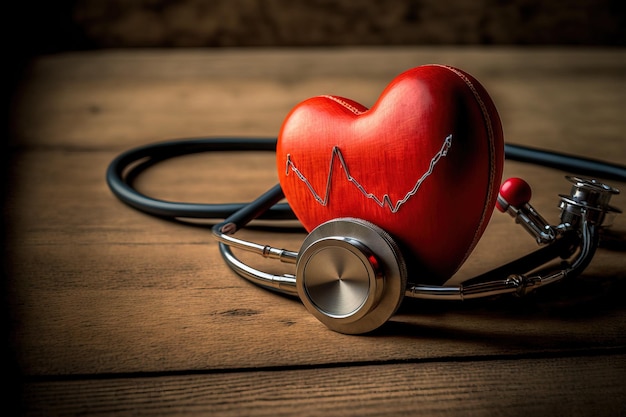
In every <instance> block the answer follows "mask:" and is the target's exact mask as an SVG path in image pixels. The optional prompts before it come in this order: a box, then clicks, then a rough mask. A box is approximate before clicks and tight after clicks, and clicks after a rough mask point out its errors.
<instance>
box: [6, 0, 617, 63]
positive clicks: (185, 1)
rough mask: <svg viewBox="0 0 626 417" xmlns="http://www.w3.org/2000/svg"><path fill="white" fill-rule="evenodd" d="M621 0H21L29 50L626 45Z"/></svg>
mask: <svg viewBox="0 0 626 417" xmlns="http://www.w3.org/2000/svg"><path fill="white" fill-rule="evenodd" d="M623 9H624V5H623V1H621V0H567V1H554V0H553V1H548V0H445V1H443V0H365V1H358V0H357V1H355V0H176V1H174V0H57V1H54V0H49V1H41V0H37V1H33V0H23V1H19V2H15V3H14V4H13V5H11V6H9V9H8V13H7V11H6V10H5V12H4V13H3V14H4V15H5V22H6V24H5V28H9V32H10V33H9V34H8V36H7V37H5V39H8V40H9V43H10V45H11V46H12V48H15V49H18V50H21V51H22V52H24V53H33V52H35V53H48V52H57V51H64V50H75V49H90V48H109V47H114V48H118V47H214V46H329V45H330V46H336V45H423V44H427V45H441V44H455V45H458V44H463V45H465V44H487V45H494V44H495V45H537V44H540V45H546V44H549V45H621V46H623V45H624V40H625V32H626V21H625V20H626V19H625V15H624V12H623Z"/></svg>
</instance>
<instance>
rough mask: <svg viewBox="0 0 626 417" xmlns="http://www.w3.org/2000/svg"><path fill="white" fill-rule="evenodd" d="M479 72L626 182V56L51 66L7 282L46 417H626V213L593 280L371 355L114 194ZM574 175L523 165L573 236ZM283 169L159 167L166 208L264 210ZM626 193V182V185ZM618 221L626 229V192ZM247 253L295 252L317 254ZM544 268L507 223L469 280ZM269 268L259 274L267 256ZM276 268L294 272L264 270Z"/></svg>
mask: <svg viewBox="0 0 626 417" xmlns="http://www.w3.org/2000/svg"><path fill="white" fill-rule="evenodd" d="M431 62H438V63H446V64H450V65H454V66H457V67H460V68H463V69H465V70H466V71H468V72H470V73H472V74H473V75H474V76H476V77H477V78H478V79H479V80H481V82H482V83H483V84H484V85H485V87H486V88H487V90H488V91H489V92H490V93H491V95H492V96H493V98H494V100H495V102H496V104H497V106H498V109H499V111H500V114H501V117H502V120H503V124H504V130H505V136H506V141H507V142H510V143H519V144H526V145H532V146H539V147H543V148H547V149H552V150H561V151H567V152H570V153H575V154H583V155H587V156H590V157H594V158H601V159H606V160H609V161H612V162H617V163H624V162H626V145H625V142H624V133H625V129H624V127H625V122H624V120H625V118H624V108H626V81H625V78H624V74H625V72H626V54H625V52H624V50H620V49H609V50H601V49H593V50H579V49H497V48H490V49H458V48H406V49H397V48H380V49H313V50H289V49H277V50H272V49H242V50H228V49H226V50H203V49H199V50H119V51H115V50H113V51H97V52H81V53H65V54H58V55H52V56H42V57H40V58H38V59H36V60H35V61H34V62H33V64H32V66H31V67H30V68H29V70H28V71H27V72H26V73H25V77H24V84H23V86H22V87H21V89H20V91H19V94H18V96H17V98H16V101H15V102H14V104H13V115H12V123H13V125H12V136H11V138H10V146H11V148H10V167H9V169H10V183H9V187H8V188H9V189H8V195H7V201H6V209H5V219H6V224H7V233H6V246H5V255H6V259H5V260H6V271H7V275H8V289H7V291H8V300H9V308H10V313H11V318H12V325H13V328H12V340H13V342H14V348H15V352H16V359H15V360H16V362H17V364H18V365H19V368H20V370H21V372H22V373H23V376H24V378H23V379H24V382H23V384H22V386H21V388H22V389H21V390H20V396H21V397H20V398H21V399H22V401H21V403H22V406H23V409H22V411H24V413H25V414H27V415H76V414H87V415H136V414H142V413H145V414H159V415H160V414H183V415H194V414H212V415H324V416H331V415H350V414H352V415H400V414H409V415H416V414H420V415H422V414H423V415H445V416H457V415H485V416H494V415H550V416H555V415H567V416H589V415H594V416H603V415H606V416H620V415H621V416H623V415H625V414H626V382H625V381H626V360H625V359H626V301H624V291H625V290H626V257H625V256H624V251H626V246H625V241H626V215H621V216H618V217H617V218H616V220H615V224H614V226H613V228H612V229H611V231H610V233H607V235H606V239H605V244H604V246H605V247H604V248H603V249H601V250H599V252H598V253H597V255H596V256H595V258H594V261H593V262H592V264H591V265H590V266H589V268H588V269H587V271H586V272H585V274H584V275H583V276H581V277H580V278H578V279H575V280H573V281H571V282H569V283H566V284H565V285H559V286H557V287H553V288H545V289H544V290H543V291H541V292H538V293H536V295H533V296H529V297H527V298H522V299H515V298H512V297H503V298H499V299H492V300H483V301H470V302H464V303H456V302H449V303H446V302H425V301H424V302H407V303H406V305H405V306H404V307H403V308H402V309H401V311H400V312H399V314H398V315H396V316H395V317H394V318H393V319H392V321H391V322H389V323H388V324H387V325H385V326H384V327H383V328H382V329H381V330H380V331H378V332H375V333H374V334H371V335H367V336H346V335H341V334H337V333H334V332H331V331H329V330H327V329H326V328H325V327H324V326H323V325H321V324H320V323H319V322H318V321H317V320H316V319H315V318H313V317H312V316H311V315H309V314H308V313H307V312H306V310H305V309H304V307H303V306H302V305H301V304H300V303H299V302H298V301H297V300H294V299H290V298H287V297H284V296H280V295H276V294H271V293H268V292H266V291H264V290H262V289H260V288H258V287H255V286H254V285H252V284H250V283H248V282H246V281H244V280H243V279H241V278H239V277H237V276H235V275H234V274H233V273H232V272H231V271H230V270H228V269H227V267H226V266H225V265H224V264H223V262H222V260H221V258H220V256H219V254H218V250H217V244H216V242H215V241H214V239H213V238H212V236H211V233H210V230H209V228H208V226H207V225H206V224H200V225H195V226H194V225H189V224H181V223H175V222H170V221H165V220H160V219H157V218H153V217H150V216H147V215H144V214H142V213H140V212H138V211H135V210H133V209H130V208H129V207H127V206H125V205H124V204H122V203H121V202H119V201H118V200H117V199H116V198H114V197H113V195H112V194H111V193H110V191H109V189H108V188H107V185H106V183H105V180H104V172H105V170H106V167H107V165H108V163H109V162H110V161H111V160H112V159H113V158H114V157H115V156H116V155H117V154H118V153H119V152H121V151H123V150H125V149H128V148H130V147H134V146H138V145H143V144H147V143H151V142H155V141H160V140H165V139H168V138H180V137H197V136H223V135H228V136H235V135H243V136H275V135H276V134H277V132H278V129H279V127H280V125H281V123H282V120H283V118H284V117H285V115H286V114H287V112H288V111H289V110H290V108H292V107H293V106H294V105H295V104H296V103H298V102H299V101H301V100H303V99H306V98H308V97H311V96H315V95H319V94H334V95H340V96H345V97H351V98H353V99H355V100H357V101H360V102H361V103H363V104H365V105H367V106H370V105H372V104H373V103H374V102H375V100H376V98H377V97H378V95H379V94H380V92H381V91H382V89H383V88H384V87H385V85H386V84H387V83H388V82H389V81H390V80H391V79H392V78H393V77H394V76H395V75H397V74H398V73H400V72H402V71H404V70H405V69H408V68H411V67H413V66H417V65H420V64H425V63H431ZM563 175H564V173H563V172H558V171H553V170H549V169H545V168H540V167H534V166H527V165H523V164H520V163H515V162H507V164H506V168H505V177H509V176H522V177H524V178H526V179H527V180H528V181H529V182H530V183H531V185H532V186H533V190H534V196H535V197H534V199H533V204H534V206H535V207H536V208H537V209H538V210H539V211H540V212H542V213H543V214H544V216H545V217H547V218H548V219H549V220H550V221H552V222H555V221H556V220H557V219H558V209H557V207H556V204H557V201H558V200H557V194H558V193H567V192H568V190H569V185H568V184H567V183H566V182H565V180H564V179H563ZM275 182H276V173H275V170H274V168H273V156H272V155H269V154H253V155H243V154H229V155H212V154H200V155H194V156H189V157H185V158H179V159H176V160H171V161H168V162H165V163H163V164H162V165H160V166H157V167H154V168H153V169H151V170H150V171H148V172H146V173H145V174H144V175H142V176H141V177H140V178H139V179H138V181H137V186H138V188H139V189H140V190H141V191H143V192H145V193H147V194H149V195H153V196H155V197H160V198H165V199H171V200H183V201H196V202H227V201H246V200H250V199H252V198H254V197H256V196H257V195H258V194H259V193H260V192H261V191H262V190H264V189H267V188H269V187H270V186H271V185H273V184H274V183H275ZM613 185H615V186H617V187H618V188H619V187H621V188H626V187H625V184H620V183H613ZM613 205H615V206H618V207H621V208H622V209H626V195H625V194H621V195H619V196H617V197H615V198H614V200H613ZM243 236H245V237H248V238H251V239H254V240H256V241H260V242H268V243H272V244H274V245H275V246H279V247H281V246H282V247H288V248H292V249H294V250H297V249H298V248H299V242H301V240H302V238H303V237H304V234H302V233H296V234H285V233H278V232H271V233H270V232H268V231H266V230H249V231H245V232H244V233H243ZM534 248H535V244H534V242H533V241H532V239H531V238H530V237H529V236H527V235H526V234H525V233H524V232H523V231H522V229H521V228H520V227H519V226H517V225H515V224H514V222H513V221H512V220H511V219H510V218H509V217H508V216H505V215H502V214H500V213H496V214H494V216H493V218H492V221H491V223H490V225H489V227H488V229H487V232H486V234H485V236H484V238H483V240H482V241H481V243H480V244H479V245H478V247H477V248H476V250H475V252H474V253H473V255H472V256H471V257H470V259H469V260H468V262H467V263H466V264H465V265H464V266H463V268H462V269H461V271H459V273H458V276H456V277H454V278H453V281H459V280H461V279H463V278H464V277H469V276H472V275H475V274H477V273H479V272H482V271H485V270H488V269H489V268H492V267H495V266H497V265H499V264H501V263H503V262H504V261H506V260H510V259H513V258H515V257H517V256H519V255H522V254H524V253H527V252H529V251H531V250H533V249H534ZM246 259H248V258H246ZM249 260H250V261H251V262H254V264H255V265H257V266H260V267H270V268H273V269H274V270H277V271H281V268H282V267H281V266H280V265H275V264H274V263H268V262H267V261H264V260H257V259H256V258H254V257H251V258H249Z"/></svg>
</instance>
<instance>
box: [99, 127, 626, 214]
mask: <svg viewBox="0 0 626 417" xmlns="http://www.w3.org/2000/svg"><path fill="white" fill-rule="evenodd" d="M276 142H277V139H276V138H240V137H216V138H194V139H181V140H172V141H165V142H158V143H154V144H149V145H145V146H140V147H137V148H134V149H130V150H128V151H126V152H124V153H122V154H120V155H119V156H117V157H116V158H115V159H114V160H113V161H112V162H111V163H110V164H109V166H108V168H107V171H106V181H107V184H108V185H109V188H110V189H111V191H112V192H113V194H114V195H115V196H116V197H118V198H119V199H120V200H121V201H123V202H124V203H126V204H127V205H129V206H131V207H133V208H135V209H137V210H140V211H142V212H144V213H147V214H150V215H153V216H157V217H162V218H169V219H180V218H187V219H216V220H219V219H226V218H228V217H230V216H232V215H233V214H234V213H236V212H238V211H240V210H242V209H243V208H245V207H246V206H248V205H249V203H245V202H244V203H224V204H217V203H208V204H201V203H186V202H174V201H165V200H159V199H155V198H152V197H148V196H146V195H144V194H142V193H140V192H139V191H137V190H136V189H135V188H134V187H133V180H134V179H135V178H136V177H137V176H138V175H139V174H141V172H143V171H145V170H146V169H148V168H149V167H151V166H153V165H155V164H157V163H159V162H161V161H164V160H166V159H171V158H174V157H178V156H183V155H189V154H195V153H200V152H274V151H275V150H276ZM504 152H505V158H506V159H508V160H511V161H519V162H525V163H531V164H535V165H540V166H544V167H549V168H554V169H559V170H562V171H566V172H569V173H573V174H577V175H584V176H591V177H593V178H603V179H608V180H615V181H620V182H626V166H623V165H619V164H613V163H609V162H605V161H600V160H596V159H591V158H583V157H580V156H575V155H570V154H565V153H560V152H554V151H547V150H543V149H536V148H532V147H527V146H521V145H513V144H505V146H504ZM256 218H258V219H259V220H297V217H296V216H295V214H294V213H293V211H292V210H291V208H290V207H289V204H288V203H278V204H275V205H273V206H272V207H271V208H270V209H269V210H264V211H263V212H262V213H261V214H260V215H259V216H258V217H256Z"/></svg>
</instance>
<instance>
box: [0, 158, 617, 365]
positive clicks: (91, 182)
mask: <svg viewBox="0 0 626 417" xmlns="http://www.w3.org/2000/svg"><path fill="white" fill-rule="evenodd" d="M114 155H115V154H114V153H112V152H102V151H59V150H48V151H43V150H39V151H34V152H33V151H28V152H22V153H19V154H17V155H16V156H15V169H16V170H17V172H18V173H19V174H20V180H18V181H16V182H14V183H13V185H14V188H12V190H11V191H12V192H11V193H10V195H9V208H10V210H9V213H8V218H7V220H8V224H9V225H10V240H11V242H12V244H11V245H10V246H9V247H8V248H7V254H8V262H9V265H8V267H9V275H10V277H11V291H12V293H11V294H12V297H11V299H12V300H13V302H14V308H13V311H14V313H15V316H16V319H17V330H16V332H17V336H16V337H17V340H18V341H19V355H20V363H21V365H22V368H23V370H24V371H25V372H26V373H28V374H33V375H38V374H41V375H55V374H97V373H102V372H104V373H125V372H155V371H158V370H170V371H171V370H198V369H223V368H242V367H243V368H247V367H259V366H268V365H269V366H289V365H292V364H309V365H314V364H329V363H350V362H361V361H375V360H404V359H407V360H410V359H415V358H433V357H458V356H482V355H485V354H524V353H528V352H535V351H553V350H563V351H569V350H574V351H579V350H581V349H583V350H584V349H595V348H600V347H612V346H613V347H615V346H625V345H626V336H625V335H626V332H624V330H625V326H626V305H625V303H624V302H623V300H622V299H620V298H619V297H617V296H616V294H620V293H622V292H623V289H624V285H626V276H625V270H626V268H624V259H623V257H620V256H615V254H614V253H612V252H609V251H600V252H599V254H598V255H597V258H596V260H595V261H594V263H593V264H592V265H591V267H590V268H589V270H588V271H587V274H586V275H585V277H584V278H583V279H582V280H579V281H576V282H573V283H572V285H569V286H566V287H564V288H563V289H557V290H553V291H548V292H546V294H545V295H539V296H538V297H531V298H528V299H525V300H515V299H511V298H505V300H504V301H502V302H497V301H492V302H489V301H487V302H473V303H466V304H457V303H450V304H448V303H443V304H438V303H436V302H431V303H420V302H412V303H411V302H408V303H407V306H406V307H405V308H404V309H403V310H402V311H401V313H402V314H400V315H398V316H397V317H395V318H394V321H393V322H392V323H390V324H389V325H388V326H386V327H385V328H383V329H382V330H381V331H380V332H379V333H378V336H381V337H348V336H343V335H338V334H335V333H332V332H330V331H328V330H326V329H325V328H324V327H323V326H322V325H321V324H319V323H318V322H317V321H316V320H315V319H314V318H313V317H312V316H310V315H309V314H308V313H307V312H306V311H305V309H304V308H303V307H302V305H300V304H299V303H298V302H296V301H294V300H291V299H289V298H285V297H281V296H277V295H272V294H269V293H267V292H266V291H264V290H261V289H259V288H256V287H254V286H252V285H250V284H248V283H246V282H245V281H244V280H242V279H241V278H238V277H236V276H234V275H233V274H232V272H230V271H229V270H228V269H227V268H226V266H225V265H224V264H223V262H222V260H221V258H220V257H219V255H218V252H217V246H216V243H215V242H214V240H213V239H212V237H211V235H210V232H209V230H208V228H206V227H190V226H183V225H180V224H176V223H172V222H166V221H163V220H159V219H155V218H152V217H149V216H145V215H143V214H141V213H138V212H136V211H134V210H132V209H130V208H128V207H126V206H124V205H123V204H122V203H120V202H118V201H117V200H116V199H115V198H114V197H113V196H112V195H111V193H110V192H109V190H108V189H107V187H106V185H105V183H104V180H103V173H104V170H105V168H106V165H107V164H108V162H109V161H110V160H111V159H112V158H113V156H114ZM241 158H242V156H241V155H231V156H227V157H224V156H221V157H214V156H210V155H209V156H200V155H196V156H193V157H190V158H186V159H184V160H178V161H172V162H171V163H167V164H164V166H162V167H157V168H155V170H154V171H152V172H148V173H146V176H145V178H143V179H141V181H140V187H141V188H142V189H144V190H146V192H149V193H150V194H155V195H158V196H159V197H162V198H175V199H183V200H185V199H190V200H192V201H193V200H198V201H205V200H204V198H206V197H207V195H208V196H211V195H213V194H214V193H217V195H220V196H222V197H223V196H224V195H226V193H227V191H228V190H226V189H224V188H222V189H219V186H217V187H218V189H217V190H215V187H216V185H215V184H214V182H211V181H210V178H209V177H208V176H207V177H206V178H205V176H206V175H207V173H210V172H212V171H213V170H216V171H217V172H220V171H221V170H225V169H226V168H227V167H228V166H231V165H232V164H233V161H238V160H240V159H241ZM255 158H256V157H255ZM259 158H260V159H259V161H257V162H254V161H253V158H252V159H251V158H250V157H243V161H245V163H246V164H250V165H249V166H250V167H251V168H253V169H254V170H255V172H259V174H256V179H255V182H254V184H253V185H258V184H261V183H262V182H267V185H268V186H269V185H271V184H272V183H273V181H274V178H273V175H274V173H273V172H272V169H271V167H270V169H267V170H262V166H263V165H266V164H268V163H271V161H267V158H271V157H270V156H267V155H264V156H262V157H259ZM207 160H208V161H210V162H209V163H208V164H207ZM255 164H256V165H255ZM207 165H210V166H211V167H210V169H208V170H205V168H206V166H207ZM257 165H258V166H257ZM507 169H509V170H511V174H526V172H524V170H528V169H529V168H528V167H524V166H521V165H520V164H512V165H511V166H510V167H509V168H507ZM532 170H538V171H536V172H532ZM262 171H263V172H265V171H267V173H265V174H264V175H260V173H261V172H262ZM234 176H235V178H234V179H233V180H232V181H233V182H234V183H235V184H237V186H236V187H235V190H236V192H235V196H234V197H233V198H234V199H235V200H240V199H242V200H245V199H249V198H253V197H254V193H255V192H256V191H255V189H254V187H252V188H247V187H241V186H239V184H244V183H245V175H243V176H242V177H241V178H238V177H237V174H236V173H235V174H234ZM530 176H531V177H543V178H544V180H543V181H542V182H541V183H540V184H539V188H540V190H541V192H540V193H538V196H537V199H536V200H537V201H536V205H537V207H538V208H540V209H542V211H544V212H546V211H547V210H550V209H552V214H551V217H555V215H556V213H557V210H555V209H554V208H553V206H554V204H555V200H554V196H555V195H556V193H557V192H558V191H559V189H558V188H559V187H560V186H561V184H562V183H563V181H562V179H561V178H560V175H559V174H555V173H550V172H549V171H548V170H543V171H542V170H541V169H538V168H532V169H531V173H530ZM76 178H80V181H76V180H75V179H76ZM187 178H189V181H188V182H187V181H184V179H187ZM229 181H230V180H229ZM231 184H232V183H231ZM211 188H213V189H214V190H211ZM561 191H562V192H565V191H567V190H566V189H564V190H561ZM238 197H239V198H238ZM33 201H34V202H35V203H33ZM41 202H47V203H46V204H43V203H41ZM616 221H617V223H616V226H617V228H618V229H619V230H624V229H625V228H626V227H624V225H625V224H626V219H625V218H624V216H621V217H619V218H618V219H617V220H616ZM243 235H244V236H247V237H249V238H251V239H253V240H255V241H261V242H264V241H268V240H269V241H270V242H271V243H272V244H275V245H278V246H282V247H288V248H292V249H296V250H297V249H298V244H299V242H300V241H301V239H302V237H303V234H296V235H285V234H284V233H270V234H268V233H267V232H265V231H263V230H259V231H254V230H252V231H248V232H246V233H244V234H243ZM535 246H536V245H535V244H534V242H532V239H530V238H529V237H528V236H526V234H525V233H524V232H523V231H521V230H520V228H519V226H516V225H515V224H513V222H512V221H511V219H510V218H509V217H508V216H505V215H502V214H500V213H496V214H495V215H494V217H493V221H492V223H491V224H490V226H489V228H488V231H487V233H486V235H485V237H484V239H483V241H482V242H481V244H480V245H479V247H478V248H477V249H476V252H475V253H474V254H473V255H472V257H471V258H470V260H469V261H468V263H467V264H466V265H465V267H464V269H463V270H462V271H460V273H459V276H458V277H457V280H460V279H461V278H462V277H463V276H472V275H475V274H478V273H480V272H483V271H484V270H486V269H489V268H491V267H495V266H497V265H499V264H500V263H501V262H503V261H504V260H506V259H507V258H508V259H513V258H514V257H516V256H519V255H521V254H523V253H524V251H525V250H528V251H530V250H532V249H533V248H535ZM494 247H498V248H499V249H498V251H495V252H494V251H493V248H494ZM257 258H258V257H256V256H247V257H246V256H245V255H244V259H246V260H248V261H250V262H251V263H253V264H255V265H259V266H261V267H263V268H269V269H270V270H273V271H275V272H280V271H282V272H293V271H292V270H291V269H290V268H288V267H285V266H281V265H279V264H276V263H275V262H273V261H267V260H261V259H257ZM311 340H315V341H316V342H315V343H311Z"/></svg>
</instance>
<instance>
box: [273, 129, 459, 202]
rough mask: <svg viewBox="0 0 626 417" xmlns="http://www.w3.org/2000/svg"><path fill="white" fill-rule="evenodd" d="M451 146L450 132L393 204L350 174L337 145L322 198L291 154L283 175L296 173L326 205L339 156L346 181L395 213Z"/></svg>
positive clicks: (332, 153)
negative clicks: (406, 189) (370, 190)
mask: <svg viewBox="0 0 626 417" xmlns="http://www.w3.org/2000/svg"><path fill="white" fill-rule="evenodd" d="M451 146H452V135H451V134H450V135H448V136H447V137H446V138H445V139H444V141H443V145H442V146H441V149H439V151H438V152H437V153H436V154H435V155H434V156H433V157H432V159H431V160H430V164H429V165H428V169H427V170H426V172H424V174H422V176H421V177H420V178H419V179H418V180H417V182H416V183H415V185H414V186H413V188H412V189H411V190H409V191H408V192H407V193H406V195H405V196H404V197H403V198H401V199H399V200H398V201H396V203H395V204H394V203H393V202H392V201H391V197H389V194H384V195H383V196H382V198H381V197H377V196H376V195H374V194H373V193H370V192H368V191H367V190H366V189H365V187H364V186H363V185H361V183H360V182H359V181H357V179H356V178H354V177H353V176H352V175H351V174H350V169H349V168H348V164H347V163H346V160H345V159H344V157H343V154H342V152H341V149H339V146H337V145H335V146H334V147H333V150H332V152H331V155H330V163H329V168H328V177H327V179H326V191H325V193H324V197H323V198H322V197H321V196H320V195H319V194H318V193H317V191H315V188H313V185H312V184H311V182H310V181H309V180H308V179H307V177H306V176H305V175H304V174H303V173H302V172H301V171H300V170H299V169H298V167H296V165H295V164H294V163H293V161H292V160H291V154H287V162H286V164H285V175H286V176H288V175H289V171H292V172H293V173H294V174H296V176H297V177H298V178H299V179H300V181H302V182H303V183H304V184H305V185H306V186H307V188H308V189H309V191H310V192H311V195H313V198H315V201H317V202H318V203H319V204H321V205H322V206H326V205H328V199H329V197H330V188H331V181H332V178H333V171H334V165H335V158H339V165H340V166H341V167H342V168H343V170H344V173H345V176H346V180H347V181H348V182H350V183H352V184H353V185H354V186H355V187H356V188H357V189H358V190H359V191H360V192H361V193H362V194H363V195H364V196H365V197H367V198H368V199H370V200H372V201H374V202H375V203H376V204H377V205H378V206H380V207H382V208H384V207H385V206H387V207H389V210H390V211H391V212H392V213H396V212H397V211H398V210H400V207H402V205H403V204H404V203H406V202H407V201H408V200H409V199H410V198H411V197H413V196H414V195H415V194H417V192H418V190H419V189H420V187H421V186H422V183H423V182H424V181H425V180H426V179H427V178H428V177H429V176H430V175H432V173H433V171H434V170H435V166H436V165H437V163H438V162H439V161H440V160H441V158H443V157H445V156H446V155H447V154H448V151H449V150H450V147H451Z"/></svg>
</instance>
